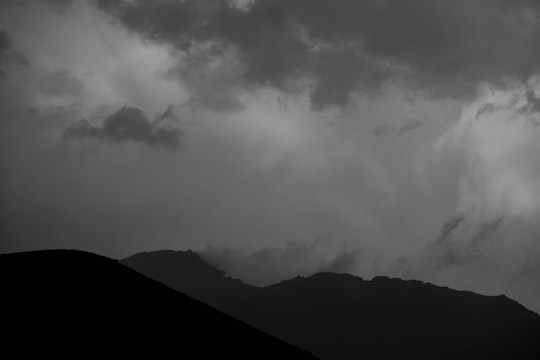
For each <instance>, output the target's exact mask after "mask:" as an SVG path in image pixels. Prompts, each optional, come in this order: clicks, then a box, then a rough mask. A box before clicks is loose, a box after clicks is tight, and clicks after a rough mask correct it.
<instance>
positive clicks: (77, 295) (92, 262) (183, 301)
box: [0, 250, 313, 359]
mask: <svg viewBox="0 0 540 360" xmlns="http://www.w3.org/2000/svg"><path fill="white" fill-rule="evenodd" d="M0 274H1V275H0V276H1V282H0V284H1V285H0V286H1V291H2V293H1V294H2V295H1V304H2V306H1V328H2V337H1V339H2V350H3V352H4V353H8V354H9V352H8V351H10V350H14V351H15V355H16V356H14V357H24V356H23V355H24V354H27V353H36V354H39V355H41V356H45V355H63V356H70V358H80V357H84V356H85V355H88V354H89V353H94V354H99V355H102V356H104V357H106V356H107V355H112V354H119V355H122V356H138V355H143V354H146V355H151V356H152V358H162V357H165V355H167V357H172V358H179V359H197V358H203V359H207V358H208V359H217V358H226V359H228V358H230V359H237V358H242V359H260V358H264V359H313V357H312V356H311V355H310V354H309V353H307V352H304V351H301V350H299V349H298V348H296V347H294V346H291V345H288V344H286V343H284V342H282V341H279V340H277V339H276V338H273V337H271V336H269V335H266V334H264V333H262V332H260V331H258V330H256V329H255V328H253V327H251V326H248V325H246V324H244V323H242V322H240V321H238V320H236V319H233V318H231V317H230V316H228V315H225V314H224V313H221V312H219V311H217V310H214V309H212V308H211V307H210V306H208V305H206V304H203V303H201V302H199V301H197V300H195V299H192V298H190V297H188V296H187V295H184V294H181V293H178V292H177V291H175V290H173V289H171V288H168V287H166V286H164V285H163V284H160V283H158V282H156V281H154V280H151V279H149V278H147V277H145V276H143V275H141V274H139V273H137V272H135V271H133V270H131V269H129V268H127V267H126V266H123V265H121V264H120V263H119V262H118V261H116V260H111V259H108V258H105V257H102V256H98V255H93V254H90V253H85V252H80V251H73V250H50V251H36V252H30V253H18V254H8V255H0Z"/></svg>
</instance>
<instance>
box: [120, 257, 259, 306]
mask: <svg viewBox="0 0 540 360" xmlns="http://www.w3.org/2000/svg"><path fill="white" fill-rule="evenodd" d="M120 262H121V263H122V264H124V265H126V266H128V267H130V268H132V269H133V270H136V271H138V272H140V273H142V274H144V275H146V276H148V277H150V278H152V279H155V280H158V281H160V282H162V283H164V284H166V285H167V286H170V287H172V288H173V289H176V290H179V291H181V292H183V293H186V294H189V296H191V297H193V298H195V299H197V300H200V301H202V302H205V303H206V304H208V305H210V306H212V307H214V308H216V309H219V310H222V311H225V312H229V313H230V312H232V311H233V310H234V309H236V308H237V307H238V305H239V304H241V303H242V302H244V301H246V300H247V299H251V298H253V297H254V296H255V295H256V294H258V293H259V292H260V290H261V289H260V288H257V287H254V286H250V285H247V284H244V283H243V282H242V281H240V280H237V279H232V278H230V277H226V276H225V272H224V271H221V270H218V269H216V268H214V267H213V266H211V265H209V264H207V263H206V262H204V261H203V260H202V259H201V258H200V257H199V255H198V254H197V253H196V252H194V251H172V250H161V251H154V252H145V253H139V254H135V255H133V256H130V257H128V258H126V259H123V260H121V261H120Z"/></svg>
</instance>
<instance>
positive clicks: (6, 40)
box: [0, 29, 11, 57]
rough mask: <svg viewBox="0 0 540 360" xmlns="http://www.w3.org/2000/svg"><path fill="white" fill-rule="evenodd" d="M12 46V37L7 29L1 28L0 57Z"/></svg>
mask: <svg viewBox="0 0 540 360" xmlns="http://www.w3.org/2000/svg"><path fill="white" fill-rule="evenodd" d="M10 48H11V39H10V37H9V35H8V33H7V32H6V31H5V30H2V29H0V57H2V56H4V54H5V53H7V51H8V50H9V49H10Z"/></svg>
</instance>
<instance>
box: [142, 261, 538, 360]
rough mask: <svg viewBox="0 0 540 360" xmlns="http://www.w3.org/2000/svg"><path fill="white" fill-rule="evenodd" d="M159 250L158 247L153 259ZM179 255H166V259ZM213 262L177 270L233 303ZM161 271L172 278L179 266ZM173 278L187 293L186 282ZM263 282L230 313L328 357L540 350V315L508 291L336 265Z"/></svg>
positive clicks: (513, 354) (520, 354) (529, 354)
mask: <svg viewBox="0 0 540 360" xmlns="http://www.w3.org/2000/svg"><path fill="white" fill-rule="evenodd" d="M190 256H193V254H191V255H190ZM159 257H160V256H159V254H155V253H154V258H153V261H154V262H158V261H159V260H158V258H159ZM181 257H182V256H178V257H176V260H179V259H180V258H181ZM176 260H174V258H163V263H162V264H161V266H163V267H167V266H168V265H166V263H168V261H176ZM142 263H143V262H140V263H139V264H142ZM170 266H171V268H172V267H173V266H177V267H178V268H181V267H182V265H179V264H176V265H170ZM208 266H209V265H206V264H204V266H203V265H201V264H199V265H198V266H188V268H189V272H187V273H182V274H178V275H177V276H178V277H192V278H193V279H198V281H199V284H198V286H199V287H200V288H205V287H207V288H208V289H206V290H205V291H206V292H207V293H210V292H212V291H214V295H213V298H212V302H213V303H214V304H215V303H219V301H220V298H221V296H220V294H222V295H223V296H224V297H226V296H229V297H228V298H227V299H226V301H225V302H226V303H227V306H230V305H231V303H232V302H231V299H230V294H228V295H226V294H227V284H229V283H230V279H225V278H223V276H221V277H220V279H221V281H222V282H221V283H220V285H219V286H218V287H216V288H214V289H212V287H213V286H214V285H213V284H214V283H215V281H217V280H216V279H213V281H211V282H207V283H205V282H204V281H205V280H204V279H205V277H204V276H202V275H201V274H198V273H197V269H198V268H199V267H208ZM138 271H141V272H142V273H145V267H144V266H139V267H138ZM148 272H150V271H149V270H148ZM154 275H157V274H156V273H154ZM156 278H157V279H158V280H160V281H163V282H164V283H166V284H169V285H171V284H172V283H173V282H172V281H171V279H174V274H168V276H167V278H162V279H160V278H159V276H156ZM217 282H218V283H219V281H217ZM175 284H176V289H178V290H180V291H185V292H186V293H187V294H189V288H187V287H185V288H183V287H182V286H180V285H181V282H176V283H175ZM171 286H172V285H171ZM245 286H248V285H245ZM258 290H259V291H257V292H255V291H254V292H253V293H252V294H253V296H251V297H249V298H247V299H246V298H242V299H240V300H239V301H238V302H237V305H236V307H234V308H233V309H232V310H230V311H229V313H230V314H232V315H233V316H235V317H237V318H239V319H241V320H243V321H245V322H247V323H249V324H251V325H254V326H256V327H257V328H259V329H261V330H263V331H265V332H267V333H269V334H272V335H274V336H276V337H278V338H280V339H283V340H285V341H287V342H289V343H292V344H296V345H298V346H300V347H302V348H305V349H308V350H309V351H311V352H313V353H314V354H315V355H316V356H319V357H320V358H322V359H358V358H397V357H400V358H415V359H422V358H424V359H433V358H437V359H454V358H479V359H483V358H494V357H496V358H500V357H501V356H502V357H503V358H521V359H526V358H536V355H537V354H536V353H535V350H536V349H537V346H536V343H537V337H538V334H540V317H539V316H538V315H537V314H535V313H533V312H531V311H529V310H527V309H526V308H524V307H523V306H521V305H520V304H518V303H516V302H515V301H513V300H510V299H508V298H507V297H505V296H491V297H490V296H482V295H478V294H474V293H472V292H467V291H455V290H451V289H448V288H443V287H437V286H434V285H431V284H426V283H422V282H419V281H404V280H399V279H389V278H384V277H377V278H374V279H373V280H371V281H364V280H362V279H361V278H358V277H355V276H352V275H346V274H331V273H321V274H316V275H313V276H311V277H308V278H302V277H298V278H295V279H292V280H288V281H284V282H282V283H279V284H276V285H273V286H269V287H265V288H259V289H258ZM233 292H234V291H233ZM203 300H204V299H203Z"/></svg>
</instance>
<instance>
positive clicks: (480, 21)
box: [96, 0, 540, 107]
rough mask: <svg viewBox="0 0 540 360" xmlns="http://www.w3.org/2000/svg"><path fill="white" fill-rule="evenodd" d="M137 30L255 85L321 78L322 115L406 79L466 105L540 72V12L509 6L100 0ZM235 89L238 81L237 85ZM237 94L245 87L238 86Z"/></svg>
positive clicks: (482, 2)
mask: <svg viewBox="0 0 540 360" xmlns="http://www.w3.org/2000/svg"><path fill="white" fill-rule="evenodd" d="M96 3H97V5H98V7H99V8H100V9H102V10H103V11H105V12H107V13H109V14H111V15H112V16H113V17H114V18H115V19H116V20H117V21H118V22H119V23H121V24H122V25H123V26H125V27H127V28H128V29H130V30H132V31H134V32H136V33H138V34H141V35H142V36H143V37H145V38H147V39H151V40H153V41H157V42H159V43H163V44H168V45H172V46H173V47H175V48H177V49H179V50H181V51H182V52H184V53H185V54H190V53H191V52H192V51H194V49H200V48H201V46H206V45H209V44H211V45H212V46H214V47H216V48H218V49H219V51H215V52H212V53H211V54H208V56H209V57H210V58H211V59H214V60H215V59H218V58H220V57H223V56H225V54H228V55H230V54H231V53H233V54H234V55H235V56H236V58H237V59H238V61H239V63H240V64H241V66H240V68H241V71H240V73H238V74H236V75H237V78H235V79H228V82H229V83H231V82H234V81H236V82H237V83H238V84H242V85H243V86H246V85H250V84H251V85H258V86H261V85H269V86H273V87H277V88H280V89H289V90H290V89H291V83H294V82H295V81H296V80H299V79H306V78H307V79H312V80H314V82H315V84H316V85H315V87H314V89H313V92H312V97H311V100H312V103H313V105H314V106H315V107H323V106H327V105H333V104H338V105H340V104H344V103H345V102H347V101H348V99H349V96H350V94H351V92H353V91H356V90H360V91H366V92H373V91H380V90H381V89H382V86H383V85H384V84H385V83H386V82H387V81H389V80H393V79H396V78H400V79H401V81H407V84H408V85H409V86H414V87H416V88H418V89H421V90H425V91H426V92H427V93H428V94H429V95H433V96H452V97H464V96H467V95H470V94H472V92H473V91H474V89H475V86H476V85H477V84H478V83H479V82H481V81H489V82H492V83H494V84H502V83H503V81H504V79H506V78H507V77H514V78H517V79H525V78H527V77H529V76H530V75H532V74H534V73H536V72H537V71H538V70H539V68H540V21H539V20H538V19H539V17H538V13H539V11H540V7H538V6H536V4H534V3H531V2H528V1H510V0H497V1H494V0H474V1H471V0H455V1H446V0H411V1H401V0H386V1H380V0H366V1H356V0H333V1H329V0H257V1H255V2H254V3H253V4H251V5H250V6H249V8H248V9H247V10H246V9H245V8H243V9H239V8H238V7H237V6H232V5H231V2H226V1H223V2H218V1H210V0H206V1H200V0H186V1H175V0H161V1H152V2H149V1H141V0H136V1H122V0H96ZM233 80H234V81H233ZM235 86H236V85H235Z"/></svg>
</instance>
